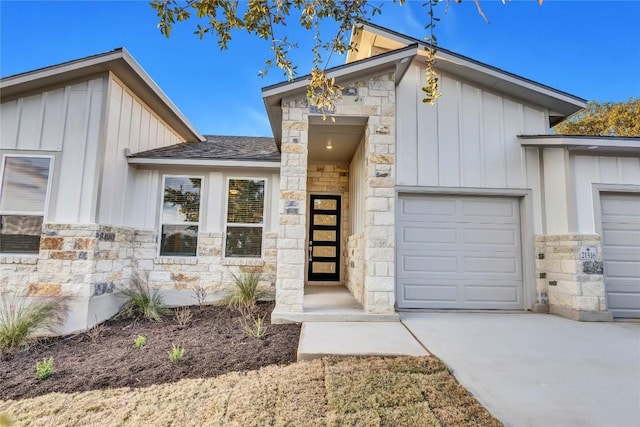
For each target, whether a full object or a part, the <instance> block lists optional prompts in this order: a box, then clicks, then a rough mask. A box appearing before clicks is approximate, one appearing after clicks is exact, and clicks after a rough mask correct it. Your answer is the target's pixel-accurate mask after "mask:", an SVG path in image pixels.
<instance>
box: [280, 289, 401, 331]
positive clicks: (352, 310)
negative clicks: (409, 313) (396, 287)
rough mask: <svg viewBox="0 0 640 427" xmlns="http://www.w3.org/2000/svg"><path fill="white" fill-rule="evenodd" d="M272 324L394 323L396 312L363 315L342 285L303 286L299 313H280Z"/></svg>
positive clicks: (360, 306) (359, 305) (396, 319)
mask: <svg viewBox="0 0 640 427" xmlns="http://www.w3.org/2000/svg"><path fill="white" fill-rule="evenodd" d="M274 320H275V321H273V323H284V322H395V321H399V320H400V317H399V315H398V313H386V314H374V313H367V312H365V310H364V308H363V307H362V304H360V303H359V302H358V301H356V299H355V298H354V297H353V295H351V292H349V290H348V289H347V288H345V287H344V286H342V285H309V284H308V285H306V286H305V287H304V297H303V305H302V312H299V313H280V314H279V315H278V318H277V319H274Z"/></svg>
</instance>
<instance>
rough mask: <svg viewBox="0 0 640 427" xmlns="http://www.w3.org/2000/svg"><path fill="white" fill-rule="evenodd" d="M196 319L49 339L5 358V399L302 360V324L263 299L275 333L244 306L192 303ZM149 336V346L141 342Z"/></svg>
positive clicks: (1, 394) (116, 323) (113, 324)
mask: <svg viewBox="0 0 640 427" xmlns="http://www.w3.org/2000/svg"><path fill="white" fill-rule="evenodd" d="M190 309H191V312H192V314H193V318H192V320H191V323H190V324H189V325H188V326H186V327H184V328H181V327H179V326H178V324H177V323H176V321H175V320H174V319H173V318H168V319H167V320H165V321H164V322H160V323H158V322H149V321H145V320H136V321H134V320H109V321H107V322H105V323H104V326H105V330H104V331H103V332H102V333H101V334H100V336H99V337H92V336H91V335H90V334H88V333H82V334H76V335H70V336H65V337H57V338H49V339H45V340H42V341H40V342H38V343H37V344H34V345H32V346H31V347H29V348H28V349H26V350H20V351H16V352H13V353H12V354H5V355H3V356H2V358H1V359H0V400H7V399H22V398H28V397H34V396H39V395H42V394H46V393H51V392H63V393H71V392H78V391H87V390H96V389H107V388H116V387H145V386H149V385H152V384H161V383H167V382H173V381H177V380H181V379H184V378H206V377H216V376H219V375H221V374H225V373H228V372H231V371H247V370H254V369H259V368H261V367H263V366H267V365H284V364H289V363H293V362H295V361H296V351H297V348H298V339H299V336H300V326H299V325H271V324H270V323H269V322H268V319H270V314H271V311H272V310H273V303H259V305H258V313H259V315H260V316H266V317H265V324H266V327H267V332H266V334H265V335H264V336H263V337H262V338H254V337H251V336H248V335H247V334H246V333H245V332H244V331H243V329H242V327H241V325H240V319H241V316H240V314H239V313H238V311H236V310H231V309H227V308H224V307H213V306H205V307H191V308H190ZM138 335H142V336H143V337H145V338H146V345H145V346H144V347H143V348H141V349H136V348H134V346H133V342H134V339H135V338H136V337H137V336H138ZM172 344H178V345H180V346H182V347H183V348H184V349H185V355H184V359H183V361H181V362H171V361H169V356H168V353H169V351H170V350H171V347H172ZM45 357H53V358H54V369H55V373H54V374H53V376H51V377H49V378H47V379H45V380H41V381H38V380H36V378H35V366H36V362H39V361H42V359H43V358H45Z"/></svg>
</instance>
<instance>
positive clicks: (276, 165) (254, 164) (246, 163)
mask: <svg viewBox="0 0 640 427" xmlns="http://www.w3.org/2000/svg"><path fill="white" fill-rule="evenodd" d="M127 162H128V163H129V164H130V165H148V166H207V167H219V168H264V169H280V162H263V161H259V160H219V159H171V158H163V159H151V158H137V157H130V158H128V159H127Z"/></svg>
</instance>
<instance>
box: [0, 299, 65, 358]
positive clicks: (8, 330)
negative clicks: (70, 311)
mask: <svg viewBox="0 0 640 427" xmlns="http://www.w3.org/2000/svg"><path fill="white" fill-rule="evenodd" d="M0 299H2V303H1V304H0V351H8V350H11V349H13V348H16V347H20V346H24V345H26V344H28V343H29V341H30V340H31V339H32V338H33V335H34V334H35V333H36V332H51V333H55V331H56V328H57V327H58V326H59V325H60V324H61V323H62V322H63V321H64V318H65V313H66V304H65V302H66V301H65V300H64V299H62V298H45V299H38V298H35V297H15V296H9V295H7V294H1V295H0Z"/></svg>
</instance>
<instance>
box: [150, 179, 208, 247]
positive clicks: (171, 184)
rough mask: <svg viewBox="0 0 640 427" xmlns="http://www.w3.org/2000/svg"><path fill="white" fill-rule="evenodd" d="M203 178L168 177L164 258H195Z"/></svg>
mask: <svg viewBox="0 0 640 427" xmlns="http://www.w3.org/2000/svg"><path fill="white" fill-rule="evenodd" d="M201 188H202V178H194V177H183V176H165V177H164V196H163V199H162V219H161V221H160V222H161V228H162V230H161V235H162V236H161V241H160V255H161V256H196V252H197V249H198V230H199V228H200V190H201Z"/></svg>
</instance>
